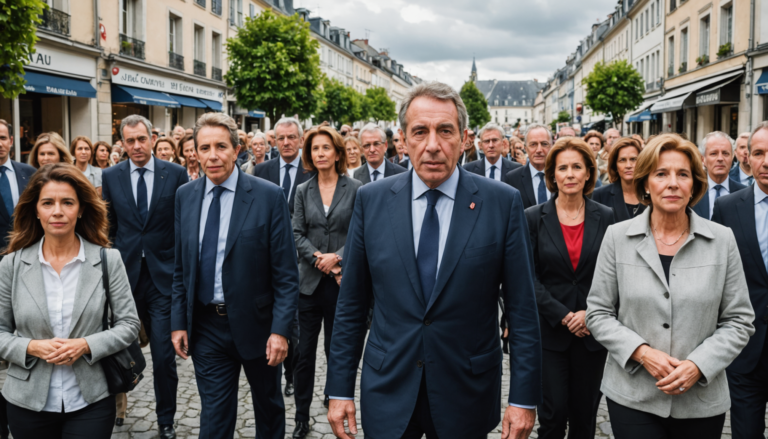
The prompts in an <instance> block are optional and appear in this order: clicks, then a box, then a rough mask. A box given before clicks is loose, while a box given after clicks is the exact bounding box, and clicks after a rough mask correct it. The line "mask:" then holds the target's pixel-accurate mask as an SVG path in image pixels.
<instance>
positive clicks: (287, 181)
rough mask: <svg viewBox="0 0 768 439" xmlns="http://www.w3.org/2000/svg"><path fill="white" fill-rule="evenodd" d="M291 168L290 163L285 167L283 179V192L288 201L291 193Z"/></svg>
mask: <svg viewBox="0 0 768 439" xmlns="http://www.w3.org/2000/svg"><path fill="white" fill-rule="evenodd" d="M291 166H293V165H292V164H290V163H287V164H286V165H285V177H283V192H285V199H286V200H287V199H288V195H289V194H290V193H291Z"/></svg>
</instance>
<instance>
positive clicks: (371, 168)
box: [365, 159, 387, 177]
mask: <svg viewBox="0 0 768 439" xmlns="http://www.w3.org/2000/svg"><path fill="white" fill-rule="evenodd" d="M386 161H387V159H384V160H382V161H381V164H380V165H379V167H378V168H374V167H373V165H371V162H365V164H366V166H368V172H369V173H370V174H371V176H373V171H379V174H381V176H382V177H383V176H384V170H385V169H386V168H385V166H386V165H387V164H386V163H385V162H386Z"/></svg>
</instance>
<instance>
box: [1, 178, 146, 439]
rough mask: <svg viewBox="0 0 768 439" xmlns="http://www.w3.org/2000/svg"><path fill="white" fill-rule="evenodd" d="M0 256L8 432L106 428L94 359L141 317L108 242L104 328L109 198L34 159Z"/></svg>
mask: <svg viewBox="0 0 768 439" xmlns="http://www.w3.org/2000/svg"><path fill="white" fill-rule="evenodd" d="M14 221H15V227H14V232H13V233H12V234H11V240H10V244H9V245H8V249H7V250H6V256H5V257H4V258H3V260H2V262H0V358H4V359H6V360H8V362H9V363H10V367H9V368H8V376H7V378H6V380H5V385H4V386H3V396H4V397H5V398H6V399H7V400H8V415H9V416H8V417H9V426H10V430H11V434H13V437H14V438H16V439H26V438H30V439H33V438H49V437H59V438H69V437H89V438H109V437H110V436H111V434H112V425H113V423H114V420H115V400H114V398H112V397H110V394H109V391H108V389H107V382H106V379H105V376H104V371H103V369H102V367H101V364H100V362H99V360H101V359H102V358H105V357H107V356H109V355H112V354H114V353H116V352H118V351H120V350H122V349H125V348H126V347H128V345H129V344H130V343H131V342H132V341H133V340H135V339H136V337H137V336H138V333H139V327H140V323H139V318H138V314H137V313H136V308H135V306H134V303H133V297H132V295H131V290H130V286H129V284H128V277H127V275H126V273H125V268H124V267H123V262H122V259H121V258H120V254H119V253H118V251H117V250H109V251H108V252H107V254H108V258H107V259H108V269H109V278H110V296H111V297H110V299H111V300H110V304H109V305H110V307H111V308H112V311H113V312H114V321H113V326H112V328H111V329H109V330H107V331H103V330H102V316H103V313H104V303H105V301H106V296H105V294H104V288H103V283H102V266H101V264H102V263H103V262H102V260H101V256H100V249H101V247H106V246H109V239H108V238H107V230H108V221H107V208H106V205H105V203H104V201H102V200H101V197H100V196H99V195H98V194H97V193H96V190H95V189H94V187H93V185H92V184H91V183H90V182H89V181H88V179H87V178H86V177H85V175H83V173H82V172H81V171H80V170H78V169H77V168H76V167H74V166H73V165H70V164H65V163H57V164H52V165H48V166H44V167H43V168H41V169H40V170H39V171H38V172H37V173H36V174H35V175H34V176H33V177H32V179H31V180H30V182H29V184H28V185H27V188H26V190H25V191H24V193H22V194H21V197H20V199H19V202H18V204H17V206H16V210H15V219H14Z"/></svg>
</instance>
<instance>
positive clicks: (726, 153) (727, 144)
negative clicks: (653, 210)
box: [693, 131, 746, 219]
mask: <svg viewBox="0 0 768 439" xmlns="http://www.w3.org/2000/svg"><path fill="white" fill-rule="evenodd" d="M735 145H736V143H735V142H734V140H733V139H731V136H729V135H728V134H726V133H724V132H722V131H713V132H711V133H709V134H707V135H706V136H704V139H702V141H701V147H700V148H699V151H700V152H701V156H702V157H703V159H704V163H703V164H704V168H705V170H706V173H707V186H705V189H706V195H705V196H703V197H702V198H701V200H700V201H699V202H698V203H696V205H694V206H693V211H694V212H696V214H697V215H699V216H700V217H702V218H704V219H710V218H712V211H713V210H714V208H715V200H717V199H718V198H720V197H721V196H723V195H728V194H732V193H735V192H738V191H740V190H742V189H745V188H746V186H744V185H742V184H741V183H739V182H738V181H736V180H734V179H732V178H730V172H731V166H732V164H733V152H734V151H735V149H736V146H735Z"/></svg>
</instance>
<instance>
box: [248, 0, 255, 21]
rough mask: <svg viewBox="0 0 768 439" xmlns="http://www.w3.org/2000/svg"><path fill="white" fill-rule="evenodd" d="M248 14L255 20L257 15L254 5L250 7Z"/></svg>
mask: <svg viewBox="0 0 768 439" xmlns="http://www.w3.org/2000/svg"><path fill="white" fill-rule="evenodd" d="M248 12H249V13H250V14H249V15H248V16H249V17H251V18H253V17H254V16H255V15H256V5H254V4H252V3H251V4H250V5H248Z"/></svg>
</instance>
